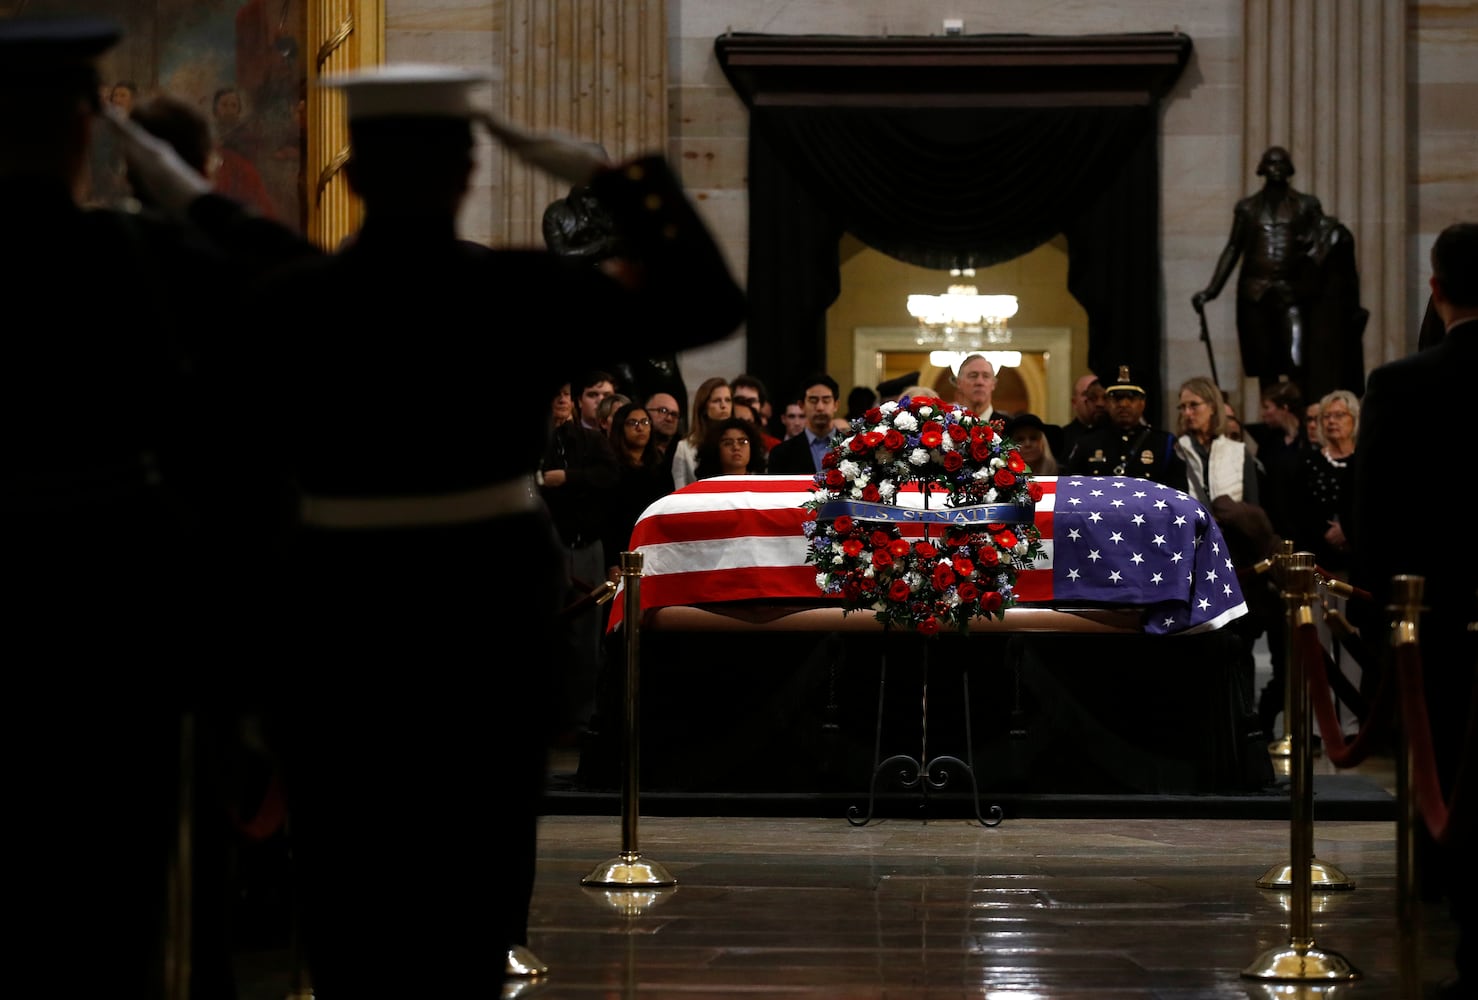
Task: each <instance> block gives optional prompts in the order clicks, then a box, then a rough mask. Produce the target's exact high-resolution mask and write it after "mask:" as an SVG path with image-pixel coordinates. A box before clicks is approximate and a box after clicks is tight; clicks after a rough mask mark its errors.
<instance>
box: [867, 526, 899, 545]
mask: <svg viewBox="0 0 1478 1000" xmlns="http://www.w3.org/2000/svg"><path fill="white" fill-rule="evenodd" d="M867 540H868V542H870V543H871V544H872V547H873V548H875V549H886V548H887V547H888V543H889V542H891V541H892V540H893V536H892V535H890V534H888V533H887V532H886V531H881V530H878V529H874V530H873V533H872V534H871V535H868V536H867Z"/></svg>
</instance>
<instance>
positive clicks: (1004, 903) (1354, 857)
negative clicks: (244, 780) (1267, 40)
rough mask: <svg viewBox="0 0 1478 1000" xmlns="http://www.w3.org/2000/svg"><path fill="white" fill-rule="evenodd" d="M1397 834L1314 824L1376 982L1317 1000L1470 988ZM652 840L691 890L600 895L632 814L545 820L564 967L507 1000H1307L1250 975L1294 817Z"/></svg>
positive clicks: (1329, 926)
mask: <svg viewBox="0 0 1478 1000" xmlns="http://www.w3.org/2000/svg"><path fill="white" fill-rule="evenodd" d="M1373 763H1374V765H1375V766H1376V767H1377V768H1378V767H1379V766H1381V762H1373ZM1385 764H1386V765H1387V766H1388V765H1389V762H1388V761H1387V762H1385ZM1395 833H1396V830H1395V824H1393V823H1386V822H1347V823H1319V822H1317V821H1316V822H1315V823H1314V853H1315V857H1316V858H1317V859H1318V860H1319V862H1320V864H1322V865H1329V866H1333V868H1334V870H1336V871H1337V872H1339V873H1343V875H1344V876H1346V877H1347V878H1348V879H1350V880H1352V881H1353V883H1354V888H1353V889H1348V890H1340V891H1325V892H1319V893H1315V894H1312V895H1311V896H1310V900H1309V911H1308V912H1309V919H1310V921H1311V926H1312V929H1313V934H1314V940H1315V945H1316V947H1318V948H1320V949H1322V950H1324V951H1326V952H1332V953H1334V958H1343V959H1345V960H1347V961H1348V963H1349V964H1350V965H1352V966H1353V967H1354V969H1355V970H1357V971H1358V972H1359V973H1360V978H1358V979H1355V980H1352V981H1348V982H1345V983H1342V984H1341V985H1339V986H1338V987H1337V988H1336V987H1332V986H1330V985H1327V984H1321V987H1320V988H1319V989H1305V990H1304V991H1303V993H1302V995H1308V996H1315V995H1322V996H1329V997H1346V996H1347V997H1352V998H1358V997H1401V996H1423V995H1426V994H1427V993H1429V992H1430V990H1431V988H1432V987H1434V986H1435V985H1436V984H1437V983H1439V982H1440V981H1441V980H1442V979H1444V978H1446V977H1447V976H1449V975H1451V972H1452V966H1451V962H1450V956H1451V954H1452V947H1453V936H1452V928H1451V924H1450V922H1449V920H1448V917H1447V914H1446V911H1445V908H1443V907H1441V906H1440V905H1438V904H1422V905H1420V906H1419V907H1418V910H1419V913H1420V919H1419V921H1418V922H1417V924H1418V925H1417V926H1414V927H1412V928H1411V930H1412V932H1413V933H1411V934H1409V935H1407V937H1406V938H1405V939H1404V940H1403V938H1402V935H1401V934H1400V933H1399V931H1400V929H1401V924H1400V922H1399V921H1398V919H1397V912H1398V894H1397V877H1396V876H1397V868H1396V845H1395ZM636 835H637V840H636V845H635V846H636V847H637V848H638V853H639V854H640V856H641V857H642V859H643V860H645V861H648V862H651V863H655V864H656V865H659V866H660V867H661V868H662V869H663V870H665V872H666V873H667V874H670V875H671V876H673V877H674V878H675V879H676V880H677V885H676V886H675V887H673V888H670V889H665V890H647V891H637V890H604V889H597V888H590V887H586V886H583V885H582V884H581V883H582V880H583V879H585V878H586V876H588V875H591V874H592V873H593V872H595V871H596V870H597V869H598V868H599V867H600V866H601V865H602V863H604V862H606V861H608V860H611V859H613V858H615V857H616V856H618V855H619V854H620V853H621V850H622V847H623V846H630V845H623V843H622V828H621V823H620V820H619V818H618V817H575V816H552V817H546V819H545V820H544V821H543V827H542V835H541V843H542V846H541V859H540V867H539V881H538V884H537V886H536V889H535V898H534V905H533V910H532V914H531V923H530V946H531V948H532V950H533V951H534V953H535V954H536V955H537V956H538V957H539V958H541V959H543V960H544V961H545V962H546V963H548V965H549V968H550V971H549V973H548V975H547V976H544V977H539V978H537V979H533V980H528V981H525V982H522V983H520V984H517V985H516V986H514V987H513V988H511V989H509V990H508V991H507V993H506V994H505V995H508V996H529V997H533V996H538V997H542V998H549V1000H553V998H557V997H572V998H573V997H597V996H598V997H621V998H626V997H643V998H652V1000H661V998H664V997H673V998H678V997H681V998H685V1000H687V998H701V997H720V996H724V997H738V996H764V997H775V996H809V997H828V998H848V1000H860V998H885V997H898V998H914V997H917V998H936V997H938V998H942V997H1002V998H1004V997H1012V998H1038V997H1041V998H1046V997H1070V998H1078V997H1082V998H1087V997H1095V998H1104V997H1167V998H1168V997H1186V998H1192V997H1194V998H1205V997H1273V996H1294V995H1300V993H1299V991H1298V990H1296V989H1293V988H1291V987H1290V986H1288V985H1287V984H1274V983H1271V982H1264V981H1261V980H1258V979H1250V978H1245V977H1243V976H1242V975H1241V973H1242V971H1243V970H1244V969H1245V968H1246V967H1248V966H1249V965H1251V964H1253V963H1254V962H1255V961H1256V960H1257V959H1258V958H1259V956H1261V955H1262V954H1263V953H1264V952H1266V951H1267V950H1269V949H1273V948H1280V947H1284V946H1287V945H1288V944H1289V943H1290V915H1289V906H1290V899H1291V896H1290V894H1289V893H1287V892H1280V891H1276V890H1265V889H1260V888H1258V887H1257V886H1256V882H1257V880H1258V879H1259V878H1260V877H1261V876H1263V875H1264V873H1265V872H1266V871H1267V870H1268V869H1269V868H1270V867H1271V866H1273V865H1276V864H1282V863H1284V862H1286V860H1287V859H1288V857H1289V852H1290V829H1289V824H1288V823H1286V822H1276V821H1264V820H1217V819H1204V820H1202V819H1187V820H1162V819H1156V820H1139V819H1129V820H1124V819H1117V820H1079V819H1051V820H1047V819H1035V820H1034V819H1021V820H1011V819H1009V818H1008V819H1007V820H1006V821H1004V822H1002V823H1001V824H1000V825H999V826H997V827H994V828H989V829H988V828H985V827H982V826H981V825H980V824H978V823H975V822H972V821H969V820H960V819H950V820H940V821H930V820H912V819H910V820H898V819H888V820H882V821H876V822H874V823H872V824H870V825H868V826H866V827H853V826H851V825H849V824H848V823H847V822H846V820H844V819H840V818H836V819H794V818H791V819H766V818H723V817H697V818H695V817H665V816H664V817H653V818H642V817H640V816H638V818H637V823H636ZM1403 946H1405V947H1409V948H1414V949H1415V952H1416V953H1417V955H1418V961H1417V962H1414V963H1408V968H1410V969H1412V970H1414V971H1413V972H1409V973H1407V974H1406V975H1407V978H1406V979H1405V980H1403V971H1402V963H1401V954H1402V948H1403ZM1403 984H1410V985H1405V986H1404V987H1403ZM1417 984H1421V985H1417ZM1306 985H1310V986H1311V985H1313V984H1306Z"/></svg>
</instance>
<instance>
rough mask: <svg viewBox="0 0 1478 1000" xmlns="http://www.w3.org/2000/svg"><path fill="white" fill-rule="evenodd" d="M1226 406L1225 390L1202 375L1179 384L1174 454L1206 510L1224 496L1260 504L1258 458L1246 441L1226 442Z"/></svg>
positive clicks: (1194, 494)
mask: <svg viewBox="0 0 1478 1000" xmlns="http://www.w3.org/2000/svg"><path fill="white" fill-rule="evenodd" d="M1224 403H1225V400H1224V399H1223V398H1222V394H1221V390H1220V389H1218V388H1217V386H1216V383H1215V382H1213V381H1211V379H1209V378H1207V377H1206V376H1204V375H1198V376H1196V377H1195V378H1191V379H1187V380H1186V381H1185V382H1184V383H1182V384H1181V387H1180V407H1179V411H1180V422H1179V436H1178V437H1177V438H1176V442H1175V449H1176V451H1177V452H1179V453H1180V457H1181V458H1182V459H1184V461H1185V468H1186V479H1187V480H1188V481H1189V484H1190V485H1189V486H1187V487H1186V492H1188V493H1189V494H1190V495H1191V496H1193V497H1195V498H1196V499H1197V500H1199V501H1201V503H1202V504H1203V505H1204V506H1205V507H1206V509H1207V510H1210V509H1211V502H1212V501H1213V500H1215V499H1216V498H1217V497H1220V496H1225V497H1228V498H1230V499H1232V500H1239V501H1241V502H1243V503H1250V504H1256V503H1259V501H1258V489H1257V459H1256V458H1254V457H1253V455H1252V453H1251V452H1250V451H1248V450H1247V445H1246V444H1245V443H1244V442H1242V441H1234V440H1232V439H1231V438H1229V437H1227V434H1226V408H1225V405H1224Z"/></svg>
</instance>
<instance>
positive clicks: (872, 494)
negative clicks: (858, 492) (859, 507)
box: [862, 483, 883, 503]
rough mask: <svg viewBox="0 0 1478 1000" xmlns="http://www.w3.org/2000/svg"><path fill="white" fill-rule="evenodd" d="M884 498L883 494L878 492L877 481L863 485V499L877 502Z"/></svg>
mask: <svg viewBox="0 0 1478 1000" xmlns="http://www.w3.org/2000/svg"><path fill="white" fill-rule="evenodd" d="M882 498H883V495H882V494H881V493H879V492H878V486H877V483H868V484H867V485H866V486H864V487H862V499H864V500H866V501H867V502H868V503H877V502H878V501H879V500H881V499H882Z"/></svg>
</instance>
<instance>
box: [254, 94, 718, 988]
mask: <svg viewBox="0 0 1478 1000" xmlns="http://www.w3.org/2000/svg"><path fill="white" fill-rule="evenodd" d="M480 80H481V78H480V77H478V76H477V75H475V74H470V73H466V72H463V71H460V70H453V69H450V68H439V67H413V66H410V67H408V66H386V67H379V68H377V69H375V70H366V71H362V72H359V73H355V74H349V75H347V76H344V77H339V78H333V79H330V80H327V81H325V82H326V83H327V84H329V85H336V86H339V87H341V88H343V89H344V90H345V92H346V94H347V98H348V114H349V123H350V146H351V150H350V159H349V161H348V163H347V165H346V167H345V170H346V171H347V176H348V179H349V182H350V183H351V185H352V186H353V188H354V190H355V191H356V192H357V193H358V194H359V195H360V197H362V199H363V201H364V209H365V213H364V223H363V226H362V227H361V229H360V231H359V233H358V234H357V236H356V237H355V239H354V240H353V242H352V243H351V244H350V245H349V246H348V247H347V248H346V249H344V250H342V251H341V252H339V253H337V254H335V255H332V256H326V257H323V258H320V259H316V260H311V261H305V262H301V263H299V264H298V265H296V266H294V267H292V268H289V269H285V270H282V271H280V272H278V273H277V274H275V275H274V276H273V277H272V279H271V280H269V281H267V282H264V283H263V284H262V285H261V286H260V287H259V288H258V289H256V295H255V297H256V299H257V300H258V301H260V303H261V311H260V312H258V313H257V314H256V315H254V316H252V317H250V319H251V322H249V324H248V325H247V329H248V330H250V331H251V333H250V337H251V355H252V356H253V357H255V358H257V359H260V364H259V365H258V368H257V371H256V377H258V378H260V379H261V380H262V381H261V386H262V395H261V398H262V400H263V410H264V417H265V418H266V420H267V423H268V426H269V430H268V433H269V434H270V435H271V436H272V439H273V440H274V441H275V442H276V443H277V447H278V450H279V452H280V454H281V457H282V460H283V473H284V476H285V478H287V479H288V480H290V481H291V482H292V483H294V484H295V486H296V488H297V489H298V491H299V493H300V496H299V501H298V504H299V519H300V522H301V529H300V531H299V533H298V536H297V538H296V539H295V542H294V544H293V546H292V547H291V550H290V567H291V569H290V572H289V573H288V575H287V577H286V579H287V580H289V581H290V583H291V584H292V585H293V588H294V592H293V593H292V594H291V595H290V600H291V603H292V613H293V616H294V617H293V628H292V631H291V633H290V634H292V635H293V636H294V641H293V643H292V646H291V649H290V657H289V663H288V666H289V667H290V670H291V673H290V675H288V676H285V677H284V678H283V680H284V686H283V696H284V697H283V699H282V702H281V712H280V715H281V718H282V721H283V722H284V726H283V731H284V741H283V744H282V745H283V747H284V751H285V756H286V761H287V763H286V780H287V792H288V808H289V811H290V814H291V816H292V823H293V827H292V835H293V838H294V861H295V863H296V864H297V865H298V870H299V872H300V874H301V887H302V894H303V904H304V910H303V927H304V935H305V944H306V947H307V951H308V957H309V961H310V966H311V970H312V974H313V979H314V986H315V988H316V990H317V992H318V993H319V995H321V996H324V997H325V998H330V997H334V996H360V995H370V994H374V995H383V994H388V993H396V992H415V993H419V992H427V991H430V992H462V991H464V990H465V989H466V985H467V984H468V983H478V984H479V989H481V990H491V991H492V992H493V993H494V994H496V993H497V991H498V988H499V985H500V980H501V977H502V974H503V972H504V969H505V956H507V955H509V954H511V953H512V951H513V949H514V946H518V945H524V944H526V941H525V935H526V929H527V911H528V902H529V897H530V894H531V892H532V886H533V876H534V860H535V859H534V852H535V847H536V842H537V817H538V813H539V800H540V796H541V794H542V790H543V786H544V783H545V779H546V775H545V761H546V754H547V748H548V746H549V741H550V737H551V732H550V726H551V724H552V722H553V713H554V710H555V709H556V707H557V706H558V704H559V690H558V688H559V683H560V675H561V671H562V669H563V664H561V663H560V662H559V659H560V657H559V648H560V647H559V644H558V643H557V642H555V641H554V630H555V629H556V628H558V622H557V620H556V616H557V614H558V612H559V610H560V606H561V599H562V596H563V594H564V593H565V590H566V587H567V585H568V582H567V580H566V579H565V578H564V570H563V565H564V564H563V559H562V557H561V554H560V542H559V540H558V538H557V537H556V535H555V532H554V530H553V527H552V525H551V523H550V518H549V514H548V511H547V509H546V507H545V505H544V503H543V502H542V501H541V500H540V497H539V493H538V489H537V486H536V485H535V481H534V475H535V471H536V470H537V468H538V466H539V461H540V458H541V456H543V454H544V453H545V450H546V448H547V446H548V442H549V432H550V401H551V400H552V399H553V398H554V396H555V394H556V392H557V391H558V390H559V388H560V386H561V385H562V384H563V383H564V382H565V381H567V379H568V374H567V372H568V365H569V361H568V359H570V358H583V357H594V356H598V355H599V354H600V353H601V351H602V350H603V349H604V348H606V347H609V346H610V345H613V344H615V345H622V346H624V347H627V348H629V349H630V350H631V351H632V352H633V353H638V352H639V353H646V352H647V351H649V350H650V351H665V350H676V349H681V348H686V347H691V346H695V345H698V344H702V343H707V342H711V341H713V340H716V339H719V338H721V337H723V336H726V335H727V334H729V333H730V332H731V331H732V330H733V329H734V328H735V327H736V326H737V325H738V323H739V322H740V320H741V318H742V316H743V313H744V299H743V294H742V292H741V291H740V290H739V288H738V287H737V286H736V285H735V283H734V281H733V279H732V277H731V276H730V274H729V272H728V270H727V268H726V266H725V264H724V263H723V259H722V257H721V255H720V254H719V252H718V249H717V247H715V246H714V244H713V242H712V240H711V238H710V237H709V235H708V232H707V230H706V229H705V228H704V227H703V225H702V224H701V222H700V221H699V219H698V217H697V215H696V213H695V212H694V210H693V208H692V206H691V204H690V203H689V202H688V200H687V198H686V197H685V196H684V194H683V192H682V190H681V189H680V187H679V186H678V184H677V183H676V181H675V179H674V177H673V176H672V174H671V172H670V171H669V169H668V167H667V165H666V163H665V162H664V161H663V160H661V159H660V158H657V157H649V158H644V159H639V160H635V161H633V162H630V163H626V164H623V165H620V166H618V167H612V166H609V165H607V164H604V163H601V162H600V161H598V160H596V159H595V158H594V157H593V156H592V155H591V154H590V152H589V151H588V149H587V148H586V147H583V146H581V145H579V144H576V143H572V142H569V141H561V140H557V139H553V138H548V139H545V138H542V137H536V136H530V135H527V134H524V133H522V132H521V131H519V130H517V129H515V128H513V127H512V126H509V125H507V124H505V123H502V122H499V121H496V120H494V119H493V118H492V117H491V116H490V115H487V114H486V113H485V112H481V111H478V110H476V109H474V108H473V107H472V106H471V104H470V101H469V98H468V89H469V87H470V86H471V85H473V84H476V83H478V82H479V81H480ZM474 120H481V121H483V122H484V123H485V124H486V125H487V126H488V127H489V129H490V130H491V131H493V132H494V135H495V136H496V137H497V138H498V139H500V140H501V141H502V143H503V144H504V145H505V146H506V147H507V148H508V149H510V150H511V151H512V152H513V153H515V154H516V155H519V156H521V157H523V158H524V159H526V160H528V161H529V162H531V163H532V164H534V165H536V166H539V167H542V168H543V169H546V170H550V171H551V172H555V173H557V174H558V175H559V176H561V177H563V178H564V179H566V180H567V181H570V182H572V183H575V184H579V185H588V188H589V190H590V192H591V195H592V197H594V198H596V199H598V200H599V201H600V202H601V203H602V205H603V206H604V207H605V209H606V211H607V212H608V213H609V215H610V217H611V219H612V220H613V223H614V225H615V226H616V227H617V229H618V230H619V231H620V233H621V235H622V240H621V243H622V246H623V249H624V253H625V255H626V256H624V257H623V258H620V259H618V260H613V261H608V262H607V267H606V268H601V269H597V268H593V267H591V266H589V264H588V263H587V262H585V261H583V260H579V259H571V258H561V257H558V256H556V255H554V254H551V253H549V252H547V251H545V250H542V249H540V250H528V251H515V250H501V251H500V250H492V249H489V248H487V247H485V246H481V245H477V244H473V243H470V242H467V241H464V240H461V239H459V238H458V237H457V234H456V217H457V211H458V208H459V206H460V205H461V203H462V201H463V199H464V197H465V195H466V193H467V187H468V181H469V178H470V176H471V174H472V170H473V166H474V159H473V148H474V143H473V131H472V123H473V121H474ZM613 274H614V275H619V277H617V276H613ZM308 302H326V303H333V309H332V314H331V315H329V314H326V313H325V312H324V311H319V310H313V311H310V310H308V309H306V308H304V303H308ZM551 307H552V308H551ZM268 317H270V318H271V319H270V321H269V320H268ZM528 649H532V650H533V651H534V655H533V657H532V658H531V659H528V660H525V659H524V658H523V651H524V650H528ZM515 650H516V651H518V652H517V653H515V652H514V651H515Z"/></svg>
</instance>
